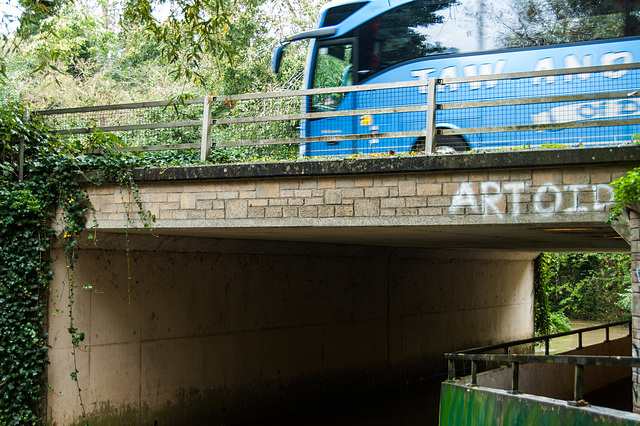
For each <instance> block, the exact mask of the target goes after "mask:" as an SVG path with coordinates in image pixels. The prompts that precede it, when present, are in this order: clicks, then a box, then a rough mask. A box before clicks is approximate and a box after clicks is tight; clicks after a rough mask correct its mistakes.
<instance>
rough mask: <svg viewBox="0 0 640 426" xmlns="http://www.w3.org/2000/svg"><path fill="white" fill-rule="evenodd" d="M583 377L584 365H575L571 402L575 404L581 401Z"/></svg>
mask: <svg viewBox="0 0 640 426" xmlns="http://www.w3.org/2000/svg"><path fill="white" fill-rule="evenodd" d="M583 377H584V365H580V364H576V367H575V374H574V376H573V400H574V401H576V402H577V401H580V400H581V399H582V382H583Z"/></svg>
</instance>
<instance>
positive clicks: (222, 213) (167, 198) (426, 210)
mask: <svg viewBox="0 0 640 426" xmlns="http://www.w3.org/2000/svg"><path fill="white" fill-rule="evenodd" d="M625 172H626V168H624V167H623V166H620V167H615V166H601V167H596V168H593V167H592V168H589V169H588V170H587V169H586V168H584V167H574V168H565V169H544V168H543V169H525V170H523V169H513V170H498V171H468V172H431V173H429V172H424V173H396V174H386V175H365V176H342V177H295V178H286V177H285V178H279V179H237V180H216V181H165V182H161V183H160V182H140V183H139V188H140V199H141V201H142V202H143V204H144V208H145V209H148V210H149V211H150V212H151V213H152V214H153V215H155V217H156V220H157V224H156V225H155V226H156V227H158V228H161V227H163V226H166V227H172V226H176V222H180V223H181V224H182V225H181V226H195V227H198V226H202V225H203V224H204V223H213V222H216V221H218V222H219V221H224V224H225V226H231V227H233V226H246V224H247V223H254V224H269V223H278V224H280V225H282V224H287V223H290V224H292V225H298V224H299V225H304V224H313V225H316V226H317V225H320V224H323V223H325V224H334V223H345V220H347V221H349V222H354V221H359V222H360V223H363V222H366V223H375V222H376V221H377V222H380V221H383V222H384V221H388V220H392V219H395V220H398V219H400V220H401V221H402V222H404V223H407V222H415V221H423V222H424V221H428V222H429V223H434V224H457V223H459V222H460V220H462V219H464V220H465V221H469V220H473V221H476V222H477V223H505V222H507V223H518V222H520V221H522V222H527V221H530V220H532V218H536V217H537V218H543V220H544V218H549V217H554V219H557V220H560V221H569V220H575V217H576V216H577V215H582V216H589V217H591V219H590V220H592V218H593V215H594V214H597V215H599V216H601V217H602V219H603V220H604V219H606V216H607V213H606V210H607V208H608V206H609V205H610V203H611V201H612V200H613V193H612V188H611V186H610V185H609V183H610V182H612V181H613V180H615V179H617V178H618V177H620V176H621V175H622V174H623V173H625ZM88 192H89V195H90V197H91V200H92V202H93V203H94V206H95V214H94V216H95V219H96V221H97V223H99V224H107V227H109V226H110V224H114V226H117V224H118V223H119V224H123V223H125V222H126V220H127V217H126V215H127V211H128V210H130V209H131V207H130V206H129V205H128V204H127V203H129V202H130V201H131V200H130V194H128V193H127V192H126V191H125V192H122V191H121V190H120V189H119V188H118V187H116V186H113V185H109V184H103V185H102V186H99V187H96V186H92V187H90V188H89V189H88ZM132 217H133V218H134V219H135V215H132ZM470 218H471V219H470ZM234 222H235V223H238V224H240V223H241V225H234ZM189 224H191V225H189Z"/></svg>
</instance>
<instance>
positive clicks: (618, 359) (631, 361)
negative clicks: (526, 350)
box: [444, 321, 640, 401]
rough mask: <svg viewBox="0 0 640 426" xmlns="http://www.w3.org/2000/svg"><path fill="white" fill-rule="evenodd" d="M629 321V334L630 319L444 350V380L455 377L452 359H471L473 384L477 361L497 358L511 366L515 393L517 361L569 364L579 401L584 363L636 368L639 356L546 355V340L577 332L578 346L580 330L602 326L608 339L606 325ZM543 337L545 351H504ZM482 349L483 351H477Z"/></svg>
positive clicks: (541, 339) (518, 376) (600, 327)
mask: <svg viewBox="0 0 640 426" xmlns="http://www.w3.org/2000/svg"><path fill="white" fill-rule="evenodd" d="M625 324H629V334H631V321H618V322H614V323H609V324H603V325H599V326H593V327H586V328H582V329H579V330H573V331H567V332H563V333H556V334H550V335H546V336H540V337H533V338H530V339H521V340H516V341H512V342H507V343H502V344H498V345H490V346H483V347H479V348H473V349H467V350H464V351H459V352H455V353H446V354H445V355H444V356H445V358H446V359H447V362H448V375H447V376H448V380H450V381H453V380H455V377H456V366H455V363H456V361H470V362H471V386H477V384H478V380H477V374H478V365H477V363H478V362H499V363H507V364H510V365H511V367H512V377H511V392H513V393H518V387H519V378H520V369H519V367H520V364H521V363H539V364H570V365H574V366H575V368H574V388H573V400H574V401H581V400H582V397H583V381H584V366H585V365H596V366H602V367H626V368H640V358H638V357H630V356H594V355H549V341H550V340H551V339H553V338H557V337H563V336H570V335H573V334H578V341H579V348H582V333H585V332H588V331H594V330H601V329H606V340H605V341H607V342H608V341H609V340H610V339H609V328H610V327H614V326H619V325H625ZM538 341H545V343H546V346H545V355H530V354H508V350H509V347H512V346H518V345H523V344H527V343H534V342H538ZM497 349H505V351H506V352H507V353H505V354H489V353H486V352H489V351H494V350H497ZM479 352H484V353H479Z"/></svg>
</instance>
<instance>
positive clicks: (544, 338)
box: [456, 320, 632, 355]
mask: <svg viewBox="0 0 640 426" xmlns="http://www.w3.org/2000/svg"><path fill="white" fill-rule="evenodd" d="M620 325H628V326H629V335H631V332H632V329H631V327H632V324H631V320H624V321H617V322H611V323H608V324H601V325H594V326H591V327H585V328H580V329H578V330H570V331H563V332H562V333H555V334H547V335H544V336H537V337H530V338H528V339H520V340H514V341H511V342H506V343H498V344H495V345H488V346H480V347H477V348H471V349H465V350H463V351H457V352H456V353H457V354H472V353H481V352H491V351H495V350H498V349H506V350H507V351H508V349H509V348H510V347H513V346H520V345H526V344H527V343H536V342H545V355H549V342H550V341H551V339H556V338H558V337H565V336H571V335H574V334H577V335H578V348H582V334H583V333H586V332H588V331H595V330H602V329H605V330H606V337H605V341H606V342H608V341H609V340H610V338H609V336H610V328H611V327H616V326H620Z"/></svg>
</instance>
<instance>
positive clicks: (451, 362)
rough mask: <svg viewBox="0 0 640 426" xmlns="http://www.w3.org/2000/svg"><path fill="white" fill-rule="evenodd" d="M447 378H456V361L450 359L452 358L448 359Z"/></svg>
mask: <svg viewBox="0 0 640 426" xmlns="http://www.w3.org/2000/svg"><path fill="white" fill-rule="evenodd" d="M448 379H449V380H455V379H456V362H455V361H454V360H452V359H450V360H449V374H448Z"/></svg>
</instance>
